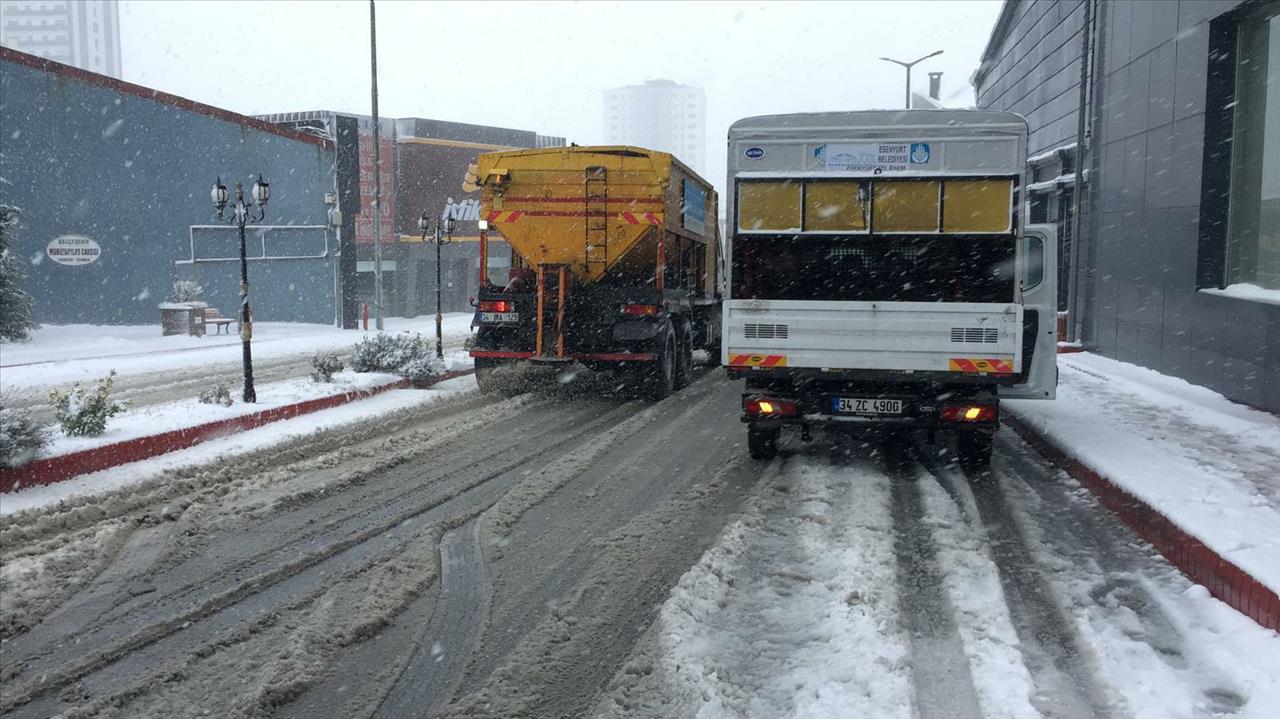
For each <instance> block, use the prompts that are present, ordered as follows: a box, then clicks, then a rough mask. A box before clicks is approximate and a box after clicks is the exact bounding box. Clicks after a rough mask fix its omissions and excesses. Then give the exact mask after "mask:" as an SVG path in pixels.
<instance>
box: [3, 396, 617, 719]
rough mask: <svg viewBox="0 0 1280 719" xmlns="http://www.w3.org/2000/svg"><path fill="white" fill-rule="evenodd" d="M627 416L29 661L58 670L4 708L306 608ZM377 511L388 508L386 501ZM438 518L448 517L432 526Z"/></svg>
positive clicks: (577, 431) (602, 419)
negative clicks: (349, 576) (394, 549)
mask: <svg viewBox="0 0 1280 719" xmlns="http://www.w3.org/2000/svg"><path fill="white" fill-rule="evenodd" d="M628 410H629V407H628V406H627V405H622V406H609V405H604V406H596V416H595V417H594V418H592V419H591V420H590V421H584V422H582V423H581V424H578V425H575V426H574V427H573V428H572V429H573V431H572V432H566V433H563V436H561V437H559V438H557V439H555V440H553V441H550V442H546V443H541V444H539V445H535V446H534V447H533V448H532V449H533V451H531V452H526V453H525V454H523V455H521V456H518V457H517V458H516V459H514V460H511V461H508V462H505V463H503V464H502V466H500V467H498V468H496V469H495V470H493V471H489V472H487V473H486V474H484V475H483V476H481V477H479V478H478V479H471V480H469V481H467V482H466V484H465V485H464V486H461V487H455V488H453V489H452V490H451V491H447V492H445V494H444V495H443V496H442V495H441V493H440V492H439V491H435V492H428V496H429V498H428V499H427V500H425V502H423V501H422V500H419V501H418V503H416V504H415V503H407V504H408V506H407V507H405V506H404V504H406V503H402V504H399V505H391V510H392V511H391V512H390V514H389V516H385V517H384V518H382V519H381V520H380V521H378V522H377V523H376V524H373V525H371V526H370V525H367V526H364V527H361V528H360V529H359V530H358V531H356V532H354V533H350V534H347V535H346V536H344V537H342V538H341V539H340V540H338V541H336V542H330V543H327V544H324V545H322V546H320V547H319V548H317V549H314V550H313V551H310V552H308V553H306V554H304V555H303V556H301V557H296V558H293V559H290V560H288V561H285V562H283V563H280V564H276V565H274V566H272V567H271V568H270V569H268V570H266V571H265V572H262V573H260V574H255V575H253V576H250V577H247V578H243V579H240V578H237V580H238V581H237V583H235V584H234V585H232V586H231V587H230V588H227V589H225V590H223V591H221V592H219V593H215V594H213V595H212V596H206V597H204V598H199V597H195V598H187V597H183V598H175V601H174V604H175V605H177V606H178V607H179V609H178V610H177V612H176V613H175V614H171V615H167V616H165V615H161V616H163V618H162V619H160V620H159V621H156V620H150V621H148V617H147V616H144V617H141V618H134V619H132V620H131V621H123V618H122V619H121V621H116V622H113V623H111V624H110V625H108V626H110V627H115V628H119V629H120V631H119V632H117V633H116V635H115V636H108V637H107V639H106V641H100V642H99V643H98V647H97V648H93V647H92V646H91V645H90V646H89V647H86V646H84V645H82V644H80V643H77V644H76V645H75V646H68V647H65V648H64V650H63V651H62V652H60V653H58V654H59V655H60V656H57V657H53V658H51V659H46V657H43V656H40V657H36V656H31V657H30V659H33V660H34V659H42V660H45V661H44V662H43V663H44V664H46V665H48V664H53V666H51V667H48V666H47V668H46V670H45V671H43V672H35V671H31V672H28V673H31V674H38V676H36V677H35V678H33V679H31V680H28V681H26V682H24V683H22V684H20V685H18V686H16V687H15V686H10V687H8V688H9V689H10V690H11V691H9V692H6V696H5V697H4V699H3V702H0V711H6V712H7V711H11V710H13V709H14V708H16V707H21V706H22V705H24V704H26V703H27V702H30V701H31V700H33V699H36V698H37V697H47V696H48V695H49V694H50V693H51V692H52V691H53V690H55V689H59V688H61V687H64V686H67V685H68V684H70V683H72V682H77V681H78V680H79V681H84V680H85V678H86V677H87V676H88V675H90V674H98V673H102V672H103V671H104V670H107V669H110V668H112V667H114V666H116V665H117V664H119V663H120V662H121V661H122V660H125V659H127V658H129V657H130V656H132V655H138V654H139V653H141V652H143V651H144V650H146V649H148V648H150V647H152V646H153V645H156V644H157V643H160V642H162V641H163V640H166V639H169V638H170V637H173V636H174V635H176V634H177V633H178V632H180V631H181V632H182V635H183V636H182V637H179V638H177V639H176V640H174V641H171V642H169V643H168V644H172V645H173V646H172V647H168V646H167V645H166V649H167V651H158V652H153V653H152V654H154V656H152V657H151V658H150V659H147V660H144V661H143V664H144V665H146V667H149V669H147V671H151V672H154V671H163V666H164V665H165V663H166V658H167V657H170V656H171V654H174V653H176V654H180V653H182V652H184V651H188V650H189V648H190V645H191V644H192V643H193V639H194V636H195V635H198V634H200V632H199V631H196V630H198V629H201V628H202V627H200V625H201V624H208V625H209V628H208V629H206V630H205V632H204V633H205V634H207V635H209V636H210V638H211V640H212V637H213V636H214V635H216V633H217V632H220V631H228V630H229V628H230V627H232V626H235V625H242V624H245V623H249V622H251V621H252V617H253V616H269V615H270V614H271V613H272V611H273V609H274V607H276V606H279V605H280V604H281V603H285V602H287V603H295V602H297V601H299V600H298V597H299V596H303V597H305V596H309V595H308V594H307V593H308V592H311V593H314V592H315V591H317V590H318V589H319V588H320V587H322V586H323V584H324V582H325V581H326V580H327V578H329V577H332V576H333V575H334V574H335V573H337V572H340V571H342V569H343V567H344V566H345V567H346V568H347V569H350V564H351V562H354V563H355V564H357V565H358V564H359V563H360V562H362V561H365V560H367V558H368V557H370V556H372V554H374V553H376V551H377V550H379V549H383V548H389V547H391V546H392V545H390V544H387V542H394V541H396V537H395V536H393V535H394V534H395V533H396V532H402V531H407V529H405V526H406V525H407V524H412V522H413V521H416V522H422V521H427V520H426V519H424V518H423V515H427V514H431V516H432V517H435V515H436V514H438V511H436V510H439V508H441V507H443V506H445V505H446V504H447V505H449V506H453V505H457V510H464V511H467V512H468V513H469V514H470V515H474V514H475V513H478V512H479V511H480V510H482V509H483V508H484V507H485V506H488V505H489V504H490V503H491V502H492V501H495V500H496V498H497V496H498V495H499V494H500V492H501V491H502V490H503V488H504V487H505V486H509V485H510V484H512V483H515V482H516V481H518V480H517V477H516V472H517V470H518V469H519V468H520V467H522V466H524V465H526V464H528V463H529V462H530V461H532V460H535V459H536V458H538V457H542V456H544V455H547V454H549V453H552V452H554V451H555V450H558V449H560V448H562V447H564V446H567V445H570V444H574V443H578V442H580V441H582V440H583V439H584V437H589V436H590V433H591V432H592V430H594V429H595V428H596V427H598V426H600V425H606V424H609V423H611V422H614V421H616V419H617V417H618V415H620V414H624V413H626V412H627V411H628ZM467 466H471V465H470V464H467V463H464V464H463V465H462V467H461V468H460V467H457V466H455V467H451V468H449V471H450V473H452V474H461V473H462V470H463V469H465V468H466V467H467ZM499 478H505V479H506V481H505V482H500V483H499V486H497V487H493V488H486V487H485V485H487V484H489V483H490V482H492V481H493V480H495V479H499ZM479 490H484V491H485V492H490V493H492V496H489V497H488V498H487V499H483V500H481V501H479V502H477V501H475V499H471V500H470V501H466V500H467V497H468V496H470V495H475V493H476V492H477V491H479ZM384 499H385V498H384ZM477 499H478V497H477ZM377 505H378V506H379V507H383V506H385V504H384V502H383V501H381V500H380V501H378V502H377ZM457 510H455V511H457ZM439 519H442V517H437V518H436V519H435V520H432V521H438V520H439ZM392 530H395V532H393V531H392ZM383 545H385V547H384V546H383ZM343 560H345V562H344V561H343ZM331 565H337V566H331ZM299 585H302V586H299ZM179 600H181V601H179ZM246 605H247V606H246ZM247 607H253V608H254V609H253V611H252V612H249V616H244V615H245V613H246V609H247ZM148 614H149V615H150V616H151V617H155V616H156V612H155V611H154V610H151V611H149V612H148ZM224 625H225V626H224ZM121 635H123V636H121ZM107 673H108V674H110V672H107ZM107 685H109V683H108V682H104V683H101V686H103V687H105V686H107ZM46 701H47V700H46ZM33 708H35V707H24V712H26V710H27V709H33ZM37 713H38V710H37Z"/></svg>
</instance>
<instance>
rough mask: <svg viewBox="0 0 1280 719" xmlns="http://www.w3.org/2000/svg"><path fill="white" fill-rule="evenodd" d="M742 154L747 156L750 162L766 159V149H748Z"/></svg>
mask: <svg viewBox="0 0 1280 719" xmlns="http://www.w3.org/2000/svg"><path fill="white" fill-rule="evenodd" d="M742 154H744V155H746V156H747V159H748V160H759V159H760V158H762V157H764V148H763V147H748V148H747V149H746V150H745V151H744V152H743V153H742Z"/></svg>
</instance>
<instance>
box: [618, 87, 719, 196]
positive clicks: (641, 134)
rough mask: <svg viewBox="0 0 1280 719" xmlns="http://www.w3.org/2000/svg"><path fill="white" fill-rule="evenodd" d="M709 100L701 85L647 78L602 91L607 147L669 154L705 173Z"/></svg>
mask: <svg viewBox="0 0 1280 719" xmlns="http://www.w3.org/2000/svg"><path fill="white" fill-rule="evenodd" d="M706 109H707V96H706V93H704V92H703V91H702V88H700V87H689V86H688V85H679V84H676V83H674V82H672V81H670V80H649V81H647V82H645V83H644V84H643V85H628V86H626V87H616V88H613V89H611V90H605V91H604V132H605V137H606V138H607V141H608V144H611V145H636V146H638V147H645V148H648V149H650V150H661V151H663V152H670V153H671V154H673V155H675V156H676V157H677V158H679V159H680V160H681V161H682V162H684V163H685V164H686V165H688V166H690V167H692V168H693V169H694V170H695V171H697V172H698V173H700V174H704V173H705V172H706V160H707V143H706V139H707V119H706V117H707V113H706Z"/></svg>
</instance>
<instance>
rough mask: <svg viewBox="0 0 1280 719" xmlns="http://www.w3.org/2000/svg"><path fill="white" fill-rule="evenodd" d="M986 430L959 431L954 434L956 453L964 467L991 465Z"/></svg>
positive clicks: (975, 467)
mask: <svg viewBox="0 0 1280 719" xmlns="http://www.w3.org/2000/svg"><path fill="white" fill-rule="evenodd" d="M993 439H994V436H993V435H991V434H988V433H986V432H960V433H959V434H957V435H956V454H957V456H958V457H959V459H960V466H961V467H964V468H965V469H986V468H987V467H988V466H990V465H991V442H992V440H993Z"/></svg>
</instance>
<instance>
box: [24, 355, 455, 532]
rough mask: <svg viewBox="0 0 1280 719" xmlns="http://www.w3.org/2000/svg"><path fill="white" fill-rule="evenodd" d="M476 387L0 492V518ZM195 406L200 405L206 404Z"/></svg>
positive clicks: (391, 397) (340, 411)
mask: <svg viewBox="0 0 1280 719" xmlns="http://www.w3.org/2000/svg"><path fill="white" fill-rule="evenodd" d="M356 376H357V377H361V378H369V379H368V380H367V383H374V382H378V381H383V382H385V381H387V380H389V379H390V380H394V379H398V378H396V377H394V376H391V375H372V374H371V375H356ZM307 381H310V380H307ZM362 381H365V380H362ZM328 386H329V387H330V388H332V387H333V385H328ZM281 390H282V392H283V391H284V388H281ZM475 391H476V385H475V378H474V377H470V376H467V377H459V378H457V379H452V380H446V381H444V382H441V383H440V384H438V385H436V386H435V387H432V388H431V389H426V390H415V389H406V390H390V391H387V392H384V393H382V394H379V395H376V396H374V397H370V398H368V399H363V400H360V401H358V402H352V403H350V404H345V405H342V406H339V407H334V408H332V409H326V410H321V411H319V412H314V413H312V414H307V415H303V416H301V417H296V418H294V419H289V420H284V421H281V422H273V423H271V424H268V425H265V426H263V427H259V428H257V429H254V430H252V431H249V432H239V433H236V434H233V435H230V436H228V437H225V438H222V439H216V440H211V441H209V442H205V443H203V444H199V445H196V446H195V447H191V448H189V449H184V450H179V451H177V452H170V453H168V454H163V455H160V456H158V457H153V458H151V459H147V460H143V461H141V462H133V463H131V464H125V465H121V466H119V467H113V468H111V469H107V470H103V471H101V472H94V473H93V474H86V475H82V476H80V477H76V478H75V479H71V480H67V481H65V482H59V483H57V484H53V485H48V486H43V487H32V488H30V489H24V490H21V491H18V492H11V493H7V494H0V516H5V515H9V514H13V513H15V512H21V511H24V510H29V509H38V508H42V507H48V506H51V505H54V504H57V503H59V502H63V501H67V500H72V499H81V498H85V497H91V496H95V495H104V494H108V493H111V492H115V491H117V490H120V489H121V488H124V487H127V486H130V485H134V484H140V483H143V482H150V481H155V480H157V479H160V478H161V477H163V476H164V474H165V473H166V472H170V471H173V470H178V469H183V468H188V467H198V466H201V465H205V464H209V463H212V462H215V461H221V460H225V459H228V458H231V457H235V456H237V455H244V454H249V453H251V452H255V451H259V450H262V449H265V448H268V447H272V446H275V445H280V444H285V443H287V442H290V441H293V440H295V439H298V438H299V437H303V436H306V435H310V434H314V433H316V432H320V431H324V430H328V429H333V428H337V427H344V426H349V425H359V424H367V423H369V422H374V421H377V420H380V419H382V418H385V417H387V416H389V415H393V414H395V413H396V412H400V411H402V410H406V409H411V408H414V407H420V406H423V405H427V404H432V403H434V402H438V401H440V400H442V399H444V398H446V397H452V396H455V395H458V394H461V393H466V392H475ZM329 393H332V392H329ZM263 397H264V394H262V393H260V394H259V399H260V400H262V399H263ZM197 406H202V407H203V406H205V405H197ZM246 406H248V407H253V405H241V404H236V405H233V406H232V407H230V408H223V407H218V406H216V405H214V407H216V408H217V409H219V410H222V409H225V410H226V411H228V412H231V411H232V410H236V409H238V408H242V407H246ZM228 416H230V415H228ZM138 421H139V422H145V421H146V420H145V419H139V420H138Z"/></svg>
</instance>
